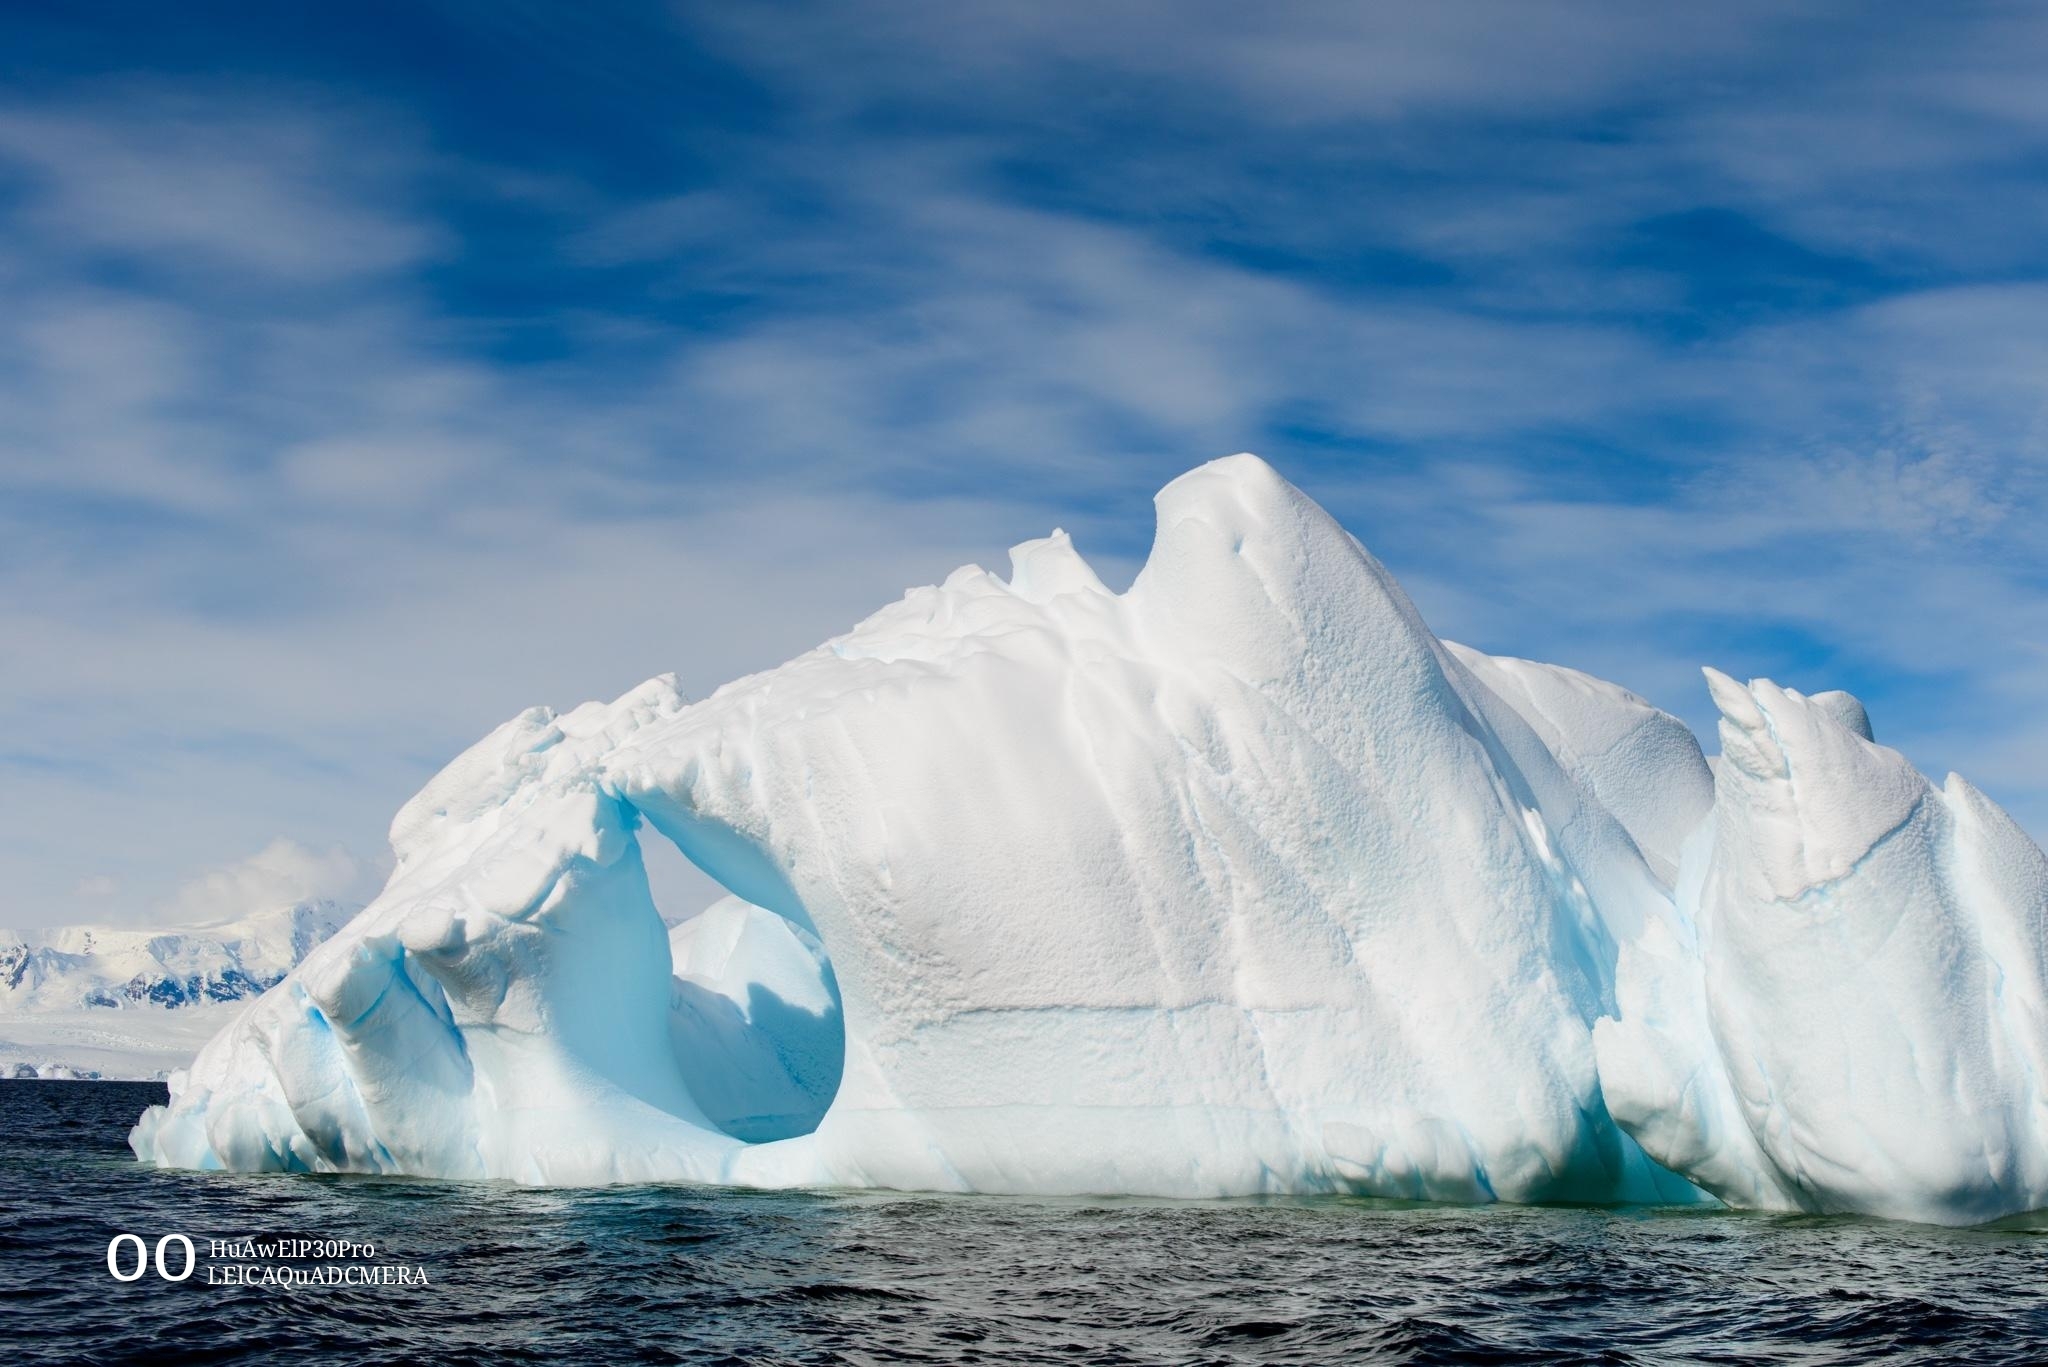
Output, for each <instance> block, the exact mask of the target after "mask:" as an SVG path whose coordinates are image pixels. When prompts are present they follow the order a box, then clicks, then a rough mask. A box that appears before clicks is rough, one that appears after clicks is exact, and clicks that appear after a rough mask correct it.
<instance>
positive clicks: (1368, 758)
mask: <svg viewBox="0 0 2048 1367" xmlns="http://www.w3.org/2000/svg"><path fill="white" fill-rule="evenodd" d="M1157 502H1158V515H1159V528H1158V534H1157V538H1156V540H1155V543H1154V546H1153V550H1152V554H1151V556H1150V558H1149V559H1148V561H1147V563H1146V565H1145V568H1144V570H1143V571H1142V572H1141V573H1140V574H1139V576H1138V578H1137V580H1136V582H1135V583H1134V584H1133V585H1132V586H1131V588H1130V589H1129V591H1128V592H1126V593H1124V594H1121V595H1118V594H1112V593H1110V592H1109V591H1107V590H1106V589H1105V588H1104V587H1103V586H1102V584H1101V583H1100V582H1099V581H1098V580H1097V579H1096V577H1095V575H1094V574H1093V573H1092V571H1091V570H1090V569H1089V568H1088V566H1087V565H1086V563H1085V562H1083V561H1082V560H1081V558H1080V557H1079V556H1078V555H1077V554H1076V553H1075V551H1074V549H1073V547H1072V546H1071V545H1070V544H1069V543H1068V541H1067V538H1066V537H1065V536H1064V535H1062V534H1060V533H1057V532H1055V533H1054V534H1053V535H1052V536H1051V537H1048V538H1046V539H1043V540H1040V541H1034V542H1029V543H1026V544H1025V545H1022V546H1019V547H1018V548H1016V550H1014V551H1013V552H1012V553H1011V556H1012V569H1011V573H1010V575H1009V576H1008V578H1007V580H1006V579H1004V578H1002V577H999V576H997V575H994V574H991V573H989V572H987V571H984V570H981V569H978V568H973V567H969V568H967V569H963V570H960V571H958V572H956V573H955V574H954V575H952V576H951V577H950V578H949V579H947V581H946V582H945V583H944V584H943V585H941V586H938V587H936V588H922V589H916V590H913V591H912V592H910V593H909V594H908V595H906V596H905V598H904V599H903V600H902V601H901V602H898V603H896V604H894V605H892V606H890V607H888V608H885V609H884V610H883V611H881V612H879V613H877V614H876V615H875V616H874V617H872V618H870V619H868V620H867V621H866V622H864V623H862V624H861V625H860V626H858V627H856V628H855V629H854V630H853V631H852V632H850V633H848V634H847V635H845V636H843V637H840V638H838V639H837V640H834V641H831V642H828V643H827V644H826V645H824V646H822V647H820V648H819V649H817V650H815V651H812V652H811V653H809V654H807V655H803V656H800V657H799V658H797V659H795V660H793V661H791V662H790V663H788V664H786V665H784V666H782V667H780V668H778V669H775V670H772V671H769V672H767V673H764V674H760V675H756V676H754V677H752V678H748V679H743V680H740V681H738V682H737V683H734V684H731V685H728V686H727V687H726V688H724V689H721V690H720V691H719V692H718V693H716V694H714V695H713V696H712V697H710V698H709V699H706V700H704V701H701V702H696V703H689V702H687V701H686V700H685V699H684V698H682V697H681V696H680V695H679V693H678V692H677V690H676V688H675V686H674V683H673V681H672V680H670V679H668V678H660V679H655V680H652V681H650V682H649V683H646V684H643V685H642V686H640V687H639V688H637V689H635V690H633V691H632V692H630V693H628V694H626V695H625V696H624V697H622V698H620V699H619V700H617V701H616V702H613V703H611V704H609V705H606V704H597V703H590V704H585V705H584V706H582V707H579V708H577V709H575V710H573V711H571V712H568V713H564V714H561V715H557V714H555V713H553V712H550V711H548V710H545V709H538V708H537V709H533V710H531V711H528V712H526V713H523V714H522V715H520V716H519V717H517V718H515V719H513V720H512V721H510V722H508V723H507V724H506V725H504V726H503V727H500V728H499V729H498V730H497V731H495V732H493V733H492V734H491V735H490V736H488V737H486V738H485V739H484V740H483V741H481V742H479V743H478V744H477V745H476V746H474V747H472V748H471V749H470V750H469V751H468V752H466V753H465V754H464V755H462V756H461V757H459V758H458V759H456V760H455V762H454V763H452V764H451V765H450V766H449V767H448V768H447V769H446V770H445V771H443V773H442V774H440V775H439V776H438V777H436V778H435V779H434V780H433V781H432V782H431V783H429V784H428V785H427V787H426V788H425V789H424V790H423V791H422V792H421V793H420V794H419V796H417V797H415V798H414V799H413V800H412V801H411V802H409V803H408V804H406V806H405V807H404V809H403V810H401V811H400V812H399V814H398V817H397V819H396V820H395V821H394V823H393V826H392V844H393V848H394V852H395V853H396V855H397V860H398V863H397V868H396V870H395V872H394V873H393V875H392V878H391V881H390V884H389V885H388V886H387V888H386V889H385V891H384V893H383V894H382V895H381V896H380V897H379V898H378V899H377V901H376V902H374V903H373V904H372V905H371V906H370V908H369V909H368V910H366V911H365V912H364V913H363V914H362V915H361V916H360V917H358V918H357V919H356V920H355V921H354V922H352V923H351V924H350V925H349V926H347V927H346V928H344V930H343V931H342V932H341V933H340V934H338V935H337V936H336V937H335V938H334V939H333V940H332V941H330V942H329V943H328V944H326V945H324V946H322V947H321V948H320V949H318V950H316V951H315V952H314V953H313V954H312V955H311V956H310V957H309V958H308V959H307V961H306V962H305V964H304V965H302V966H301V967H300V968H299V969H298V970H296V971H295V972H293V973H292V974H291V975H290V977H288V978H287V979H286V980H285V981H284V982H283V983H282V984H280V985H279V986H278V987H276V988H274V989H273V990H272V991H270V992H269V993H268V994H267V995H265V996H264V997H263V998H262V999H261V1000H260V1001H259V1002H257V1003H256V1004H255V1005H254V1006H253V1007H252V1008H251V1009H250V1010H249V1011H248V1012H247V1013H246V1014H245V1015H243V1016H242V1017H241V1018H240V1019H239V1020H237V1022H236V1023H235V1024H234V1025H233V1026H231V1027H230V1028H229V1029H227V1030H226V1031H224V1032H223V1033H222V1034H221V1035H220V1036H218V1037H217V1038H215V1039H214V1040H213V1041H212V1042H211V1043H210V1044H208V1045H207V1047H206V1048H205V1050H203V1051H202V1052H201V1054H200V1056H199V1058H198V1059H197V1061H196V1062H195V1063H194V1064H193V1066H192V1068H191V1070H190V1073H189V1075H185V1076H181V1077H177V1078H174V1080H173V1098H172V1102H171V1105H170V1106H169V1107H168V1108H163V1107H158V1108H152V1109H151V1111H150V1112H148V1113H147V1114H146V1115H145V1116H144V1117H143V1119H142V1121H141V1122H140V1124H139V1125H138V1126H137V1128H136V1131H135V1134H134V1136H133V1139H132V1143H133V1145H134V1147H135V1149H136V1152H137V1153H138V1154H140V1155H141V1156H142V1157H143V1158H145V1159H148V1160H152V1161H155V1162H159V1163H164V1164H170V1165H178V1166H187V1167H200V1168H217V1167H228V1168H236V1169H286V1170H314V1171H332V1170H353V1171H365V1172H404V1173H414V1174H421V1175H428V1176H443V1177H497V1178H509V1179H513V1180H517V1181H522V1182H533V1183H561V1184H573V1183H588V1182H606V1181H622V1180H623V1181H632V1180H693V1181H718V1182H730V1183H739V1184H747V1185H764V1186H787V1185H843V1186H888V1187H901V1188H923V1189H936V1190H978V1191H1006V1192H1033V1193H1115V1192H1124V1193H1136V1194H1151V1195H1173V1196H1213V1195H1226V1194H1248V1193H1258V1192H1322V1191H1352V1192H1366V1193H1375V1194H1381V1195H1390V1196H1416V1197H1430V1198H1438V1199H1450V1200H1474V1201H1483V1200H1496V1199H1497V1200H1511V1201H1534V1200H1584V1201H1659V1200H1661V1201H1684V1200H1707V1199H1710V1198H1709V1197H1708V1196H1707V1195H1706V1192H1712V1193H1713V1194H1714V1195H1715V1196H1718V1197H1720V1198H1721V1199H1723V1200H1725V1201H1729V1202H1731V1203H1735V1204H1742V1205H1755V1206H1766V1207H1780V1208H1810V1209H1841V1210H1869V1211H1874V1212H1878V1213H1883V1214H1890V1215H1900V1216H1905V1217H1909V1218H1919V1219H1930V1220H1944V1221H1956V1222H1961V1221H1972V1220H1979V1219H1985V1218H1990V1217H1992V1216H1996V1215H1999V1214H2003V1213H2006V1212H2009V1211H2017V1210H2021V1209H2027V1208H2032V1207H2038V1206H2042V1205H2048V1185H2044V1184H2048V1131H2044V1125H2043V1122H2044V1114H2043V1109H2042V1107H2043V1102H2042V1094H2041V1091H2040V1089H2039V1086H2038V1085H2037V1083H2036V1081H2035V1080H2036V1079H2037V1078H2039V1077H2041V1076H2043V1071H2042V1069H2043V1063H2044V1060H2043V1058H2042V1053H2043V1046H2044V1042H2048V1016H2044V1012H2043V996H2042V983H2043V967H2044V961H2048V947H2044V943H2043V939H2044V931H2048V905H2044V899H2048V868H2044V863H2043V859H2042V856H2041V853H2040V852H2039V851H2038V850H2037V849H2035V848H2034V847H2033V846H2032V845H2031V844H2030V843H2028V841H2027V840H2026V838H2025V837H2024V836H2023V835H2022V834H2021V833H2020V832H2019V831H2018V829H2017V828H2016V827H2014V826H2013V825H2012V823H2011V822H2010V821H2009V820H2008V819H2007V818H2005V817H2004V815H2003V814H2002V813H2000V812H1999V811H1998V810H1997V809H1996V808H1995V807H1994V806H1992V805H1991V804H1990V803H1989V802H1988V801H1986V800H1985V799H1984V798H1983V797H1982V796H1981V795H1980V794H1978V793H1976V792H1975V790H1973V789H1970V788H1968V787H1967V786H1966V785H1963V784H1962V782H1961V781H1960V780H1956V779H1952V780H1951V781H1950V783H1949V785H1948V788H1947V789H1946V790H1945V791H1941V790H1936V789H1934V788H1932V787H1931V786H1930V785H1928V784H1927V782H1926V781H1925V780H1924V779H1923V778H1921V777H1920V775H1919V774H1918V773H1917V772H1915V771H1914V770H1913V769H1912V768H1911V766H1910V765H1908V764H1907V763H1906V762H1905V761H1904V760H1903V759H1901V758H1900V757H1899V756H1897V755H1896V754H1894V753H1893V752H1891V751H1889V750H1885V749H1883V748H1881V747H1879V746H1877V745H1875V744H1873V743H1872V742H1871V741H1870V740H1869V739H1868V738H1867V734H1865V733H1867V731H1868V724H1867V720H1864V721H1863V725H1862V726H1861V728H1860V732H1859V728H1858V727H1857V725H1856V722H1857V720H1858V719H1862V716H1863V714H1862V709H1861V707H1860V705H1857V704H1856V703H1855V700H1854V699H1851V698H1847V696H1846V695H1819V696H1817V697H1815V698H1813V699H1807V698H1803V697H1801V696H1800V695H1798V694H1795V693H1791V692H1789V691H1788V690H1780V689H1777V688H1775V687H1773V686H1771V685H1769V684H1768V683H1763V682H1759V683H1757V684H1756V685H1754V688H1753V691H1752V690H1750V689H1744V688H1743V687H1741V686H1740V685H1737V684H1734V683H1733V682H1732V681H1729V680H1726V679H1723V678H1721V677H1720V676H1711V677H1712V683H1713V688H1714V694H1715V698H1716V701H1717V702H1718V703H1719V705H1720V706H1721V709H1722V711H1723V713H1724V715H1725V716H1726V717H1727V720H1726V721H1724V723H1723V728H1722V729H1723V745H1724V749H1725V751H1726V754H1725V757H1724V759H1723V761H1722V762H1721V763H1720V764H1719V766H1718V771H1717V772H1710V771H1709V769H1708V767H1707V765H1706V763H1705V761H1704V760H1703V758H1702V756H1701V754H1700V751H1699V749H1698V746H1697V745H1696V744H1695V743H1694V741H1693V739H1692V737H1691V736H1690V734H1689V733H1688V732H1687V731H1686V730H1685V728H1684V727H1683V726H1682V725H1680V724H1679V723H1678V722H1676V721H1675V720H1673V719H1672V718H1670V717H1668V716H1666V715H1664V714H1663V713H1660V712H1658V711H1657V710H1656V709H1654V708H1652V707H1650V706H1649V705H1648V704H1647V703H1645V702H1643V701H1642V700H1641V699H1639V698H1636V697H1635V696H1633V695H1632V694H1629V693H1628V692H1626V691H1625V690H1622V689H1620V688H1617V687H1615V686H1613V685H1611V684H1606V683H1603V682H1601V681H1599V680H1596V679H1592V678H1589V677H1587V676H1585V675H1582V674H1577V673H1575V672H1573V671H1570V670H1564V669H1558V668H1555V667H1552V666H1546V665H1538V664H1531V663H1529V662H1526V661H1520V660H1507V659H1494V658H1491V657H1488V656H1484V655H1481V654H1478V653H1477V652H1474V651H1470V650H1466V649H1464V648H1462V647H1448V646H1446V645H1444V644H1443V643H1441V642H1439V641H1438V640H1437V639H1436V637H1435V636H1433V635H1432V634H1431V633H1430V631H1429V630H1428V628H1427V627H1426V626H1425V625H1424V624H1423V623H1422V621H1421V619H1420V617H1419V616H1418V615H1417V614H1416V612H1415V609H1414V607H1413V606H1412V605H1411V604H1410V603H1409V602H1408V599H1407V597H1406V596H1405V595H1404V594H1403V593H1402V592H1401V590H1400V588H1399V586H1398V585H1396V584H1395V583H1394V581H1393V580H1392V578H1391V577H1390V576H1389V575H1388V574H1387V572H1386V570H1385V569H1384V568H1383V567H1381V566H1380V565H1379V563H1378V562H1377V561H1375V560H1374V559H1373V558H1372V557H1371V556H1370V555H1368V554H1367V553H1366V552H1365V551H1364V550H1363V549H1362V548H1361V547H1360V546H1359V545H1358V543H1357V542H1356V541H1354V540H1353V539H1352V538H1351V537H1350V536H1349V535H1347V534H1346V533H1345V532H1344V531H1343V530H1342V529H1341V528H1340V527H1338V526H1337V525H1336V523H1335V522H1333V521H1332V520H1331V519H1330V518H1329V517H1328V516H1327V515H1326V514H1325V513H1324V512H1323V511H1322V510H1321V509H1319V508H1317V507H1316V506H1315V505H1314V504H1313V503H1311V502H1310V501H1309V500H1308V499H1307V498H1305V497H1304V496H1303V495H1302V494H1301V493H1300V492H1299V491H1297V490H1295V489H1294V488H1293V487H1292V486H1290V485H1288V484H1287V483H1286V482H1285V481H1283V480H1281V479H1280V478H1279V477H1278V476H1277V475H1276V474H1274V473H1273V471H1272V470H1271V469H1270V468H1269V467H1267V466H1266V465H1265V464H1264V463H1263V462H1261V461H1259V460H1257V459H1256V458H1254V457H1250V456H1236V457H1232V458H1230V459H1228V460H1223V461H1217V462H1214V463H1212V464H1210V465H1207V466H1204V467H1201V468H1200V469H1197V470H1195V471H1193V472H1192V473H1190V474H1188V475H1186V476H1183V477H1182V478H1181V479H1179V480H1176V481H1175V482H1174V483H1173V484H1171V485H1169V486H1168V487H1167V488H1166V489H1165V490H1164V491H1163V492H1162V493H1161V494H1160V495H1159V498H1158V500H1157ZM663 838H665V839H668V840H671V841H674V842H675V843H676V844H677V845H678V846H679V847H680V848H681V849H682V850H683V852H684V853H685V854H687V855H688V856H689V857H690V858H691V859H692V860H693V861H694V862H695V863H696V864H697V865H699V866H700V867H701V868H702V869H703V870H704V871H705V872H707V873H709V874H710V875H711V876H712V877H713V878H715V879H716V880H718V881H719V882H720V883H721V884H723V885H724V887H725V888H726V889H727V890H728V892H730V893H731V894H732V896H731V897H730V898H728V899H726V900H724V901H722V902H720V903H718V904H717V905H715V906H714V907H712V908H710V909H709V910H707V911H706V912H704V913H703V914H702V915H701V916H700V917H698V918H697V919H695V920H692V921H688V922H685V923H683V924H682V925H680V926H678V927H677V928H676V929H675V931H674V932H673V933H672V934H671V933H670V932H669V931H668V930H667V929H666V928H665V927H664V925H663V922H662V920H661V916H660V914H659V912H658V911H657V910H656V908H655V906H654V903H653V901H652V898H651V897H650V894H649V891H648V886H647V879H646V875H645V871H644V867H643V865H642V862H641V855H640V842H641V841H643V840H648V839H663ZM813 1126H815V1128H812V1127H813ZM1653 1160H1654V1161H1653ZM1695 1184H1697V1185H1695ZM1702 1189H1704V1190H1702Z"/></svg>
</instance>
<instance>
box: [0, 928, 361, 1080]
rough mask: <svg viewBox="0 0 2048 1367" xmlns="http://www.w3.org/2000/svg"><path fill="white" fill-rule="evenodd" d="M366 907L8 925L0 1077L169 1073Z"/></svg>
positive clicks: (0, 952)
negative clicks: (200, 921)
mask: <svg viewBox="0 0 2048 1367" xmlns="http://www.w3.org/2000/svg"><path fill="white" fill-rule="evenodd" d="M357 910H359V908H357V907H354V906H348V905H345V904H343V903H339V902H332V901H327V900H324V899H315V900H307V901H300V902H295V903H292V904H290V905H287V906H281V907H277V908H274V909H272V910H269V911H262V912H255V913H252V914H250V915H248V916H244V917H241V918H239V919H237V920H232V921H223V922H221V923H219V924H217V925H207V926H181V927H175V928H155V929H142V928H133V927H127V926H55V927H51V928H49V929H45V930H0V1076H14V1077H35V1076H40V1077H124V1078H148V1077H163V1076H165V1075H167V1074H168V1073H169V1072H170V1071H171V1070H172V1069H174V1068H178V1067H182V1066H183V1065H184V1064H185V1063H186V1062H187V1061H188V1060H190V1058H191V1057H192V1054H193V1052H194V1050H196V1049H197V1048H198V1046H199V1045H200V1044H201V1043H203V1042H204V1041H205V1040H206V1039H207V1037H208V1036H210V1035H211V1034H212V1033H213V1032H214V1031H216V1030H218V1029H220V1028H221V1027H222V1026H223V1025H225V1024H226V1020H227V1017H228V1016H230V1015H232V1014H233V1013H234V1012H235V1011H236V1010H237V1009H239V1004H240V1003H241V1002H243V1001H245V1000H246V999H248V998H252V997H256V996H259V995H261V994H262V993H263V992H264V991H265V990H266V989H267V988H269V987H270V986H271V985H272V984H273V983H275V982H277V981H278V980H279V979H280V978H282V977H284V975H285V974H287V973H289V972H290V971H291V970H292V969H293V968H295V967H297V966H298V964H299V961H300V960H302V959H304V958H305V957H306V955H307V954H308V953H309V952H311V950H312V949H313V947H314V946H316V945H318V944H319V943H320V942H321V941H323V940H325V939H326V938H327V937H328V936H330V935H332V934H333V933H334V932H335V931H336V930H338V929H340V928H341V926H342V925H343V924H344V923H346V922H347V921H348V919H349V918H350V917H351V916H353V915H355V913H356V911H357Z"/></svg>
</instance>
